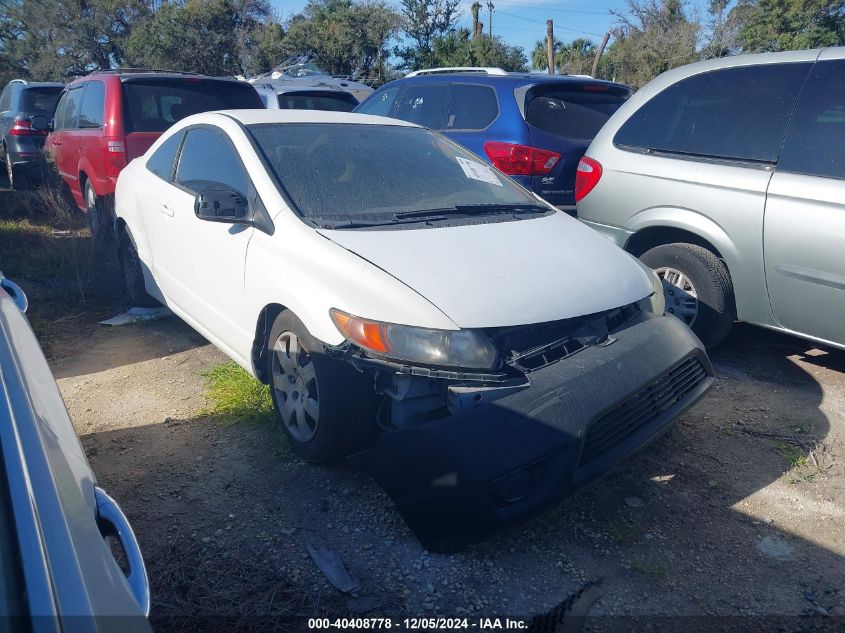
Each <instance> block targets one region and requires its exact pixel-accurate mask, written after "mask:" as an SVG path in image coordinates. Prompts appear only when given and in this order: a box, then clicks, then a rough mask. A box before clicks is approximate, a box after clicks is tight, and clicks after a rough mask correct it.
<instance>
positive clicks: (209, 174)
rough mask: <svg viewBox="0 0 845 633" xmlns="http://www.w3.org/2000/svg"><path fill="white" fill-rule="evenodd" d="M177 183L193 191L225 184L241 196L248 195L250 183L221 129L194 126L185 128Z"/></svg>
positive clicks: (250, 188)
mask: <svg viewBox="0 0 845 633" xmlns="http://www.w3.org/2000/svg"><path fill="white" fill-rule="evenodd" d="M176 183H177V184H178V185H180V186H181V187H183V188H185V189H187V190H188V191H191V192H192V193H195V194H196V193H201V192H203V191H205V190H207V189H219V188H220V185H224V186H226V187H228V188H230V189H233V190H235V191H237V192H238V193H239V194H241V195H242V196H249V194H250V191H251V190H252V184H251V181H250V178H249V174H247V171H246V168H245V167H244V166H243V163H242V162H241V160H240V158H239V157H238V155H237V153H236V151H235V148H234V147H233V146H232V144H231V142H230V141H229V139H228V138H227V137H226V135H225V134H224V133H223V131H222V130H217V129H213V128H209V127H196V128H191V129H189V130H188V133H187V135H186V137H185V142H184V144H183V145H182V152H181V154H180V156H179V166H178V168H177V169H176Z"/></svg>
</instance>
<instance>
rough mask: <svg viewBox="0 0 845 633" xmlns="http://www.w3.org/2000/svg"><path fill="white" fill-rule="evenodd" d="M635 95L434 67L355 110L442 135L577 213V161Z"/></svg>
mask: <svg viewBox="0 0 845 633" xmlns="http://www.w3.org/2000/svg"><path fill="white" fill-rule="evenodd" d="M630 96H631V89H630V88H629V87H628V86H624V85H622V84H617V83H612V82H609V81H602V80H599V79H593V78H591V77H581V76H577V75H540V74H527V73H508V72H505V71H504V70H501V69H499V68H434V69H431V70H422V71H417V72H413V73H410V74H409V75H407V76H405V77H404V78H402V79H398V80H396V81H392V82H390V83H388V84H385V85H384V86H382V87H381V88H379V89H378V90H377V91H376V92H375V93H373V95H372V96H370V97H369V98H368V99H367V100H366V101H364V102H363V103H362V104H361V105H359V106H358V107H357V108H356V109H355V112H361V113H363V114H375V115H380V116H387V117H392V118H395V119H402V120H405V121H410V122H412V123H416V124H418V125H423V126H425V127H428V128H431V129H433V130H438V131H440V132H442V133H443V134H445V135H446V136H447V137H449V138H450V139H452V140H453V141H455V142H456V143H459V144H461V145H463V146H464V147H466V148H467V149H469V150H470V151H473V152H475V153H476V154H478V155H479V156H480V157H482V158H484V159H486V160H488V161H489V162H491V163H492V164H493V165H495V166H496V167H497V168H499V170H501V171H502V172H504V173H506V174H508V175H509V176H511V177H512V178H514V179H515V180H516V181H517V182H519V183H520V184H521V185H523V186H524V187H526V188H528V189H530V190H531V191H534V192H535V193H536V194H538V195H540V196H542V197H543V198H545V199H546V200H548V201H549V202H550V203H552V204H554V205H555V206H557V207H558V208H560V209H563V210H564V211H567V212H569V213H571V214H572V215H575V191H574V190H575V172H576V170H577V168H578V161H580V160H581V156H583V154H584V152H585V151H586V150H587V146H589V144H590V141H592V140H593V137H594V136H595V135H596V133H597V132H598V131H599V129H600V128H601V127H602V125H604V123H605V121H607V119H609V118H610V115H612V114H613V113H614V112H616V110H617V109H618V108H619V106H621V105H622V104H623V103H624V102H625V100H626V99H628V97H630Z"/></svg>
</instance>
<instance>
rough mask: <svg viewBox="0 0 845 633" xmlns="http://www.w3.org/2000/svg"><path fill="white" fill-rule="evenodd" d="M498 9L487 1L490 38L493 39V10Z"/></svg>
mask: <svg viewBox="0 0 845 633" xmlns="http://www.w3.org/2000/svg"><path fill="white" fill-rule="evenodd" d="M495 8H496V7H495V6H493V3H492V2H491V1H490V0H487V15H488V19H489V20H490V37H491V38H492V37H493V9H495Z"/></svg>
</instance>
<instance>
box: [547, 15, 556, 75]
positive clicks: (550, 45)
mask: <svg viewBox="0 0 845 633" xmlns="http://www.w3.org/2000/svg"><path fill="white" fill-rule="evenodd" d="M546 62H547V63H548V65H549V74H550V75H554V74H555V24H554V20H546Z"/></svg>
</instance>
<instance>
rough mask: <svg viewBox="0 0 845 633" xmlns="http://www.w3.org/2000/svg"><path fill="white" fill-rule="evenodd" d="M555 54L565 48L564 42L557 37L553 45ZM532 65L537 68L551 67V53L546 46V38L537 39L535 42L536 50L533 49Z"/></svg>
mask: <svg viewBox="0 0 845 633" xmlns="http://www.w3.org/2000/svg"><path fill="white" fill-rule="evenodd" d="M552 46H553V49H552V50H554V52H555V55H557V53H558V52H559V51H560V50H561V49H562V48H563V42H562V41H560V40H559V39H558V38H555V41H554V44H553V45H552ZM531 67H532V68H534V69H535V70H548V69H549V54H548V50H547V48H546V40H537V43H536V44H534V50H532V51H531Z"/></svg>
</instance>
